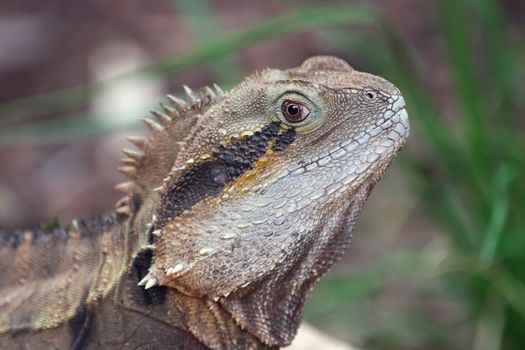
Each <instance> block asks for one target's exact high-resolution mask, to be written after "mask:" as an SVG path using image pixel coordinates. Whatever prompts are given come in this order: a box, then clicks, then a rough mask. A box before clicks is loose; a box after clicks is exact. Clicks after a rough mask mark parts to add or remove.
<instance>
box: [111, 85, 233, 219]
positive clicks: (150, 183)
mask: <svg viewBox="0 0 525 350" xmlns="http://www.w3.org/2000/svg"><path fill="white" fill-rule="evenodd" d="M183 89H184V92H185V94H186V100H183V99H181V98H178V97H176V96H173V95H168V96H167V97H168V99H169V100H170V102H171V105H172V106H168V105H166V104H165V103H162V102H161V103H160V108H161V110H160V111H158V110H151V114H152V115H153V116H154V118H155V120H152V119H148V118H143V119H142V121H143V122H144V124H145V125H146V127H147V128H148V130H149V132H150V136H149V137H148V138H146V137H142V136H130V137H128V140H129V142H130V143H131V144H133V145H134V146H135V147H136V148H137V150H132V149H127V148H124V149H123V150H122V153H124V155H125V156H126V157H125V158H122V159H121V163H122V166H120V167H119V168H118V171H119V172H121V173H123V174H124V175H126V176H127V177H129V178H130V179H131V181H125V182H121V183H119V184H118V185H116V186H115V189H117V190H118V191H121V192H124V193H126V195H127V196H126V197H124V198H122V199H121V200H120V201H119V202H118V203H117V204H116V206H115V208H116V211H117V212H118V213H120V214H125V215H130V214H131V212H133V209H132V208H130V199H129V198H130V197H131V196H132V195H135V194H137V195H139V196H140V198H142V199H143V200H144V199H146V198H147V197H148V195H149V193H150V192H151V191H156V192H159V191H161V190H162V184H163V179H164V178H166V176H167V175H168V174H169V172H170V171H171V167H172V165H173V163H174V161H175V158H176V156H177V154H178V153H179V151H180V149H181V148H182V147H183V146H184V142H183V139H184V137H185V136H186V135H187V134H188V133H189V131H190V129H191V128H192V127H193V126H194V125H195V123H196V121H197V119H198V118H199V116H200V115H202V114H204V113H205V112H206V110H208V108H209V107H210V106H212V105H214V104H215V103H217V102H218V101H220V100H222V99H223V97H224V95H225V93H224V92H223V90H222V89H221V88H220V87H219V86H218V85H216V84H214V85H213V88H210V87H209V86H205V87H203V88H201V89H199V90H198V91H193V90H192V89H191V88H189V87H188V86H186V85H184V86H183Z"/></svg>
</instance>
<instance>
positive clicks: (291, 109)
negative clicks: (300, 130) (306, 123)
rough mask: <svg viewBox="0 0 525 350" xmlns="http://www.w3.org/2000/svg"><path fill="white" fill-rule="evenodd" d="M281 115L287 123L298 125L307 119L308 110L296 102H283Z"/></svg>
mask: <svg viewBox="0 0 525 350" xmlns="http://www.w3.org/2000/svg"><path fill="white" fill-rule="evenodd" d="M281 113H282V114H283V117H284V119H286V121H287V122H290V123H299V122H302V121H303V120H305V119H306V117H308V114H310V111H309V110H308V108H306V107H305V106H303V105H302V104H300V103H298V102H295V101H292V100H285V101H283V103H282V105H281Z"/></svg>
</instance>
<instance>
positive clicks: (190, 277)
mask: <svg viewBox="0 0 525 350" xmlns="http://www.w3.org/2000/svg"><path fill="white" fill-rule="evenodd" d="M184 90H185V93H186V95H187V98H186V99H181V98H179V97H176V96H171V95H168V98H169V100H170V101H171V103H170V104H164V103H161V110H160V111H155V110H154V111H152V114H153V116H154V117H155V119H156V121H154V120H153V119H148V118H146V119H144V123H145V124H146V126H147V127H148V129H149V132H150V135H149V136H148V137H136V136H134V137H133V136H132V137H129V141H130V142H131V143H132V144H133V145H135V146H136V148H135V149H124V150H123V153H124V154H125V155H126V158H124V159H122V163H123V164H122V166H121V167H120V168H119V171H120V172H122V173H124V174H125V175H127V176H128V177H129V180H128V181H125V182H122V183H120V184H118V185H117V186H116V189H117V190H120V191H122V192H124V194H125V196H124V197H123V198H122V199H121V200H119V201H118V202H117V204H116V206H115V211H114V213H113V214H110V215H105V216H99V217H94V218H91V219H87V220H82V219H78V220H73V222H72V224H71V225H69V226H68V227H65V228H56V229H54V230H51V231H43V230H17V231H14V232H10V233H3V234H2V235H0V267H1V269H0V281H1V286H0V311H1V312H0V348H1V349H122V348H126V349H127V348H133V349H278V348H280V347H284V346H287V345H289V344H290V343H291V342H292V340H293V338H294V336H295V334H296V332H297V328H298V325H299V323H300V320H301V312H302V309H303V306H304V303H305V301H306V298H307V296H308V294H309V293H310V291H311V289H312V288H313V286H314V284H315V283H316V282H317V281H318V280H319V279H320V277H321V276H322V275H323V274H325V273H326V272H327V271H328V269H329V268H330V267H331V266H332V265H333V264H334V263H335V262H336V261H337V260H338V259H339V258H340V257H341V256H342V254H343V253H344V251H345V250H346V248H347V246H348V245H349V242H350V239H351V236H352V233H351V232H352V228H353V226H354V224H355V221H356V219H357V217H358V215H359V212H360V211H361V209H362V207H363V205H364V203H365V201H366V200H367V198H368V196H369V194H370V191H371V190H372V188H373V187H374V186H375V184H376V183H377V182H378V181H379V180H380V179H381V177H382V176H383V174H384V173H385V170H386V169H387V167H388V166H389V165H390V164H391V163H392V161H393V160H394V158H395V157H396V155H397V154H398V152H399V151H400V149H401V148H402V146H403V145H404V143H405V141H406V139H407V137H408V134H409V121H408V115H407V112H406V108H405V102H404V99H403V96H402V94H401V92H400V91H399V89H398V88H396V87H395V86H394V85H393V84H392V83H390V82H389V81H387V80H385V79H383V78H380V77H378V76H375V75H372V74H369V73H364V72H360V71H357V70H355V69H353V68H352V67H351V66H350V65H349V64H348V63H347V62H346V61H344V60H342V59H339V58H336V57H333V56H316V57H311V58H309V59H307V60H305V61H304V63H302V64H301V65H300V66H298V67H295V68H291V69H287V70H279V69H270V68H268V69H265V70H262V71H259V72H256V73H253V74H252V75H250V76H249V77H247V78H246V79H245V80H244V81H243V82H241V83H240V84H239V85H237V86H236V87H234V88H233V89H231V90H230V91H228V92H224V91H223V90H221V89H220V88H219V87H218V86H217V85H215V84H214V85H213V87H212V88H210V87H208V86H206V87H203V88H201V89H199V90H197V91H194V90H192V89H190V88H189V87H187V86H184Z"/></svg>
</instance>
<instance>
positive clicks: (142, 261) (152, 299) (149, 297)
mask: <svg viewBox="0 0 525 350" xmlns="http://www.w3.org/2000/svg"><path fill="white" fill-rule="evenodd" d="M152 258H153V253H152V251H151V250H148V249H146V250H141V251H140V252H139V253H138V254H137V256H136V257H135V259H134V260H133V264H132V266H131V270H130V272H129V274H130V275H129V280H128V281H129V284H128V293H129V296H130V298H131V299H132V300H133V301H135V302H136V303H137V304H139V305H158V304H162V303H164V301H165V300H166V293H167V292H168V287H154V288H150V289H144V288H143V287H140V286H138V283H139V282H140V281H141V280H142V279H143V278H144V276H146V275H147V274H148V271H149V267H150V266H151V260H152Z"/></svg>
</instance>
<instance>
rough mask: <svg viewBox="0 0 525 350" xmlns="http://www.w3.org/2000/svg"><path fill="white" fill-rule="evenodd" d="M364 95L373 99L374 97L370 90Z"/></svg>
mask: <svg viewBox="0 0 525 350" xmlns="http://www.w3.org/2000/svg"><path fill="white" fill-rule="evenodd" d="M366 97H368V98H369V99H373V98H374V97H376V95H375V94H374V93H372V92H367V93H366Z"/></svg>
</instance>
